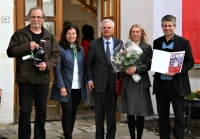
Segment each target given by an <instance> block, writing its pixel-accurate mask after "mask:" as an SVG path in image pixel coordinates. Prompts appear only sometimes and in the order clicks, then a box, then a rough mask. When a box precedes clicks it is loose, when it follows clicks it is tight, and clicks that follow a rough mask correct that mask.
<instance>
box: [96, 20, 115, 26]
mask: <svg viewBox="0 0 200 139" xmlns="http://www.w3.org/2000/svg"><path fill="white" fill-rule="evenodd" d="M105 22H109V23H111V25H112V26H113V28H114V27H115V23H114V22H113V21H112V20H111V19H104V20H102V21H101V24H100V28H101V27H102V24H103V23H105Z"/></svg>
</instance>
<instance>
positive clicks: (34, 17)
mask: <svg viewBox="0 0 200 139" xmlns="http://www.w3.org/2000/svg"><path fill="white" fill-rule="evenodd" d="M30 18H31V19H36V18H37V19H39V20H40V19H42V18H43V17H41V16H31V17H30Z"/></svg>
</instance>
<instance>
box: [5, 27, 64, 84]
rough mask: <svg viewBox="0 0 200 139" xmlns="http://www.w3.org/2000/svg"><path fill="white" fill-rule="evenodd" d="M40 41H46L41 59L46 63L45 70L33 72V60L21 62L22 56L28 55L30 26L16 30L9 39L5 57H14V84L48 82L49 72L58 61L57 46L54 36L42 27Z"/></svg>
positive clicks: (58, 51)
mask: <svg viewBox="0 0 200 139" xmlns="http://www.w3.org/2000/svg"><path fill="white" fill-rule="evenodd" d="M42 30H43V36H42V39H43V40H45V41H46V44H45V46H44V51H45V55H44V57H43V59H44V62H45V63H46V66H47V68H46V70H45V71H39V70H35V67H34V66H33V59H27V60H22V57H23V56H26V55H30V54H31V49H30V42H31V41H32V36H31V32H30V25H28V26H26V27H25V28H22V29H20V30H17V31H16V32H15V33H14V34H13V35H12V37H11V40H10V43H9V46H8V49H7V55H8V57H16V82H31V83H38V84H47V83H49V82H50V70H52V69H53V68H54V67H55V66H56V64H57V62H58V61H59V59H60V49H59V44H58V42H57V40H56V38H55V36H54V35H53V34H52V33H50V32H49V31H48V30H46V29H45V28H44V27H42Z"/></svg>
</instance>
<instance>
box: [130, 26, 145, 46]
mask: <svg viewBox="0 0 200 139" xmlns="http://www.w3.org/2000/svg"><path fill="white" fill-rule="evenodd" d="M134 27H136V28H138V29H139V30H140V31H141V33H142V36H141V40H142V41H143V42H145V43H147V41H148V38H147V34H146V32H145V31H144V29H143V28H142V27H141V26H140V25H139V24H134V25H133V26H132V27H131V28H130V30H129V37H128V38H129V39H130V40H132V38H131V30H132V28H134Z"/></svg>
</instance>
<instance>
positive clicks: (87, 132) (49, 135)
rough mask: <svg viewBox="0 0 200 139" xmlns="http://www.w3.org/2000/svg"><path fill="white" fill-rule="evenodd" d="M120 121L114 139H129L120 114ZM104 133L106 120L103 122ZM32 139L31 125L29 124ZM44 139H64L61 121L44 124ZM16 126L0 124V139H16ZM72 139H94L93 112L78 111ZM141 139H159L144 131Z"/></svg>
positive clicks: (124, 121) (123, 117)
mask: <svg viewBox="0 0 200 139" xmlns="http://www.w3.org/2000/svg"><path fill="white" fill-rule="evenodd" d="M121 121H122V122H117V131H116V136H115V139H130V135H129V131H128V125H127V124H126V115H124V114H121ZM104 125H105V132H106V120H105V124H104ZM31 128H32V136H31V139H33V123H31ZM45 128H46V139H64V137H63V131H62V127H61V121H59V120H57V121H47V122H46V126H45ZM17 131H18V124H17V123H16V124H0V139H17ZM73 139H95V121H94V110H88V109H87V110H81V109H80V110H78V111H77V118H76V122H75V126H74V131H73ZM142 139H159V137H158V135H156V134H155V133H153V132H149V131H147V130H145V129H144V131H143V137H142Z"/></svg>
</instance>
